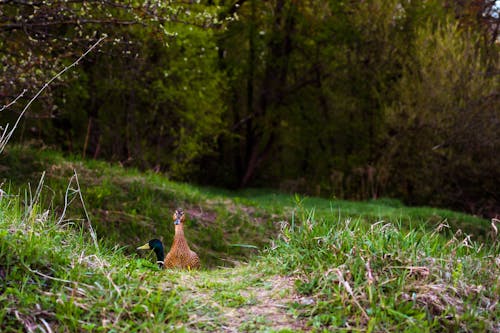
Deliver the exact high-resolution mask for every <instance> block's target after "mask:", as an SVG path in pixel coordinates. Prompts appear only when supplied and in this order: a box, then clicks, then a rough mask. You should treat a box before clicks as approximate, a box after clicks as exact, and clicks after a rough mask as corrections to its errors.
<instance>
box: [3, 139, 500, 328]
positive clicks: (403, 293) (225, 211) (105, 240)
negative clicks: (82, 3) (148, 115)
mask: <svg viewBox="0 0 500 333" xmlns="http://www.w3.org/2000/svg"><path fill="white" fill-rule="evenodd" d="M17 149H18V148H17V147H9V149H7V150H6V152H5V153H6V155H2V159H3V160H2V162H3V163H2V165H4V166H6V165H8V166H11V169H10V171H9V174H11V175H13V178H12V183H11V186H10V188H8V187H6V186H5V185H4V186H2V188H3V189H4V191H5V193H3V194H2V197H1V199H0V230H1V231H0V276H1V277H2V279H1V280H0V281H1V282H0V319H1V320H0V329H1V330H2V331H5V332H10V331H19V330H20V329H24V330H26V331H30V330H31V331H35V330H39V331H46V332H48V331H82V330H83V331H94V330H114V331H118V332H126V331H127V332H130V331H133V332H135V331H148V332H170V331H176V332H184V331H188V330H189V331H191V330H193V331H201V332H213V331H221V330H232V331H247V332H259V331H262V330H266V331H269V330H272V331H280V332H300V331H325V330H339V329H340V330H353V329H359V330H366V331H372V332H375V331H387V330H389V331H399V330H419V331H420V330H426V331H431V332H441V331H442V330H453V331H470V330H481V331H487V330H490V331H496V330H498V328H499V327H498V322H497V321H496V318H497V317H498V315H499V313H498V309H497V307H496V305H497V304H498V301H499V300H498V295H499V292H500V291H499V290H498V286H499V284H498V282H499V281H498V279H499V274H498V271H499V268H500V267H499V266H498V265H499V262H498V256H499V253H500V248H499V243H498V239H497V237H498V235H496V234H492V236H493V238H492V239H488V241H489V244H488V243H486V244H479V243H477V242H475V241H473V240H472V239H471V238H470V237H468V235H467V234H463V233H462V234H460V233H459V232H458V231H457V229H453V230H452V231H451V232H448V231H447V228H446V227H445V226H444V223H445V222H446V220H445V221H440V222H444V223H443V224H441V223H439V222H436V224H435V225H437V224H438V223H439V224H440V225H439V227H438V228H434V227H432V226H431V227H430V229H427V226H425V225H424V222H425V221H427V224H429V223H430V222H429V221H432V220H433V219H434V218H435V215H436V213H439V214H441V215H442V217H446V218H448V219H450V221H451V220H452V219H456V220H458V221H461V222H462V223H464V224H465V225H469V226H470V227H471V228H473V227H474V226H475V224H478V223H479V224H481V223H483V224H484V223H485V222H486V221H482V220H479V219H476V218H473V217H471V216H466V215H464V214H459V213H453V212H449V211H438V210H436V211H434V214H433V213H432V212H433V211H432V210H430V209H418V211H417V208H411V209H408V208H406V207H404V206H402V205H401V204H400V203H398V202H396V201H394V200H388V199H385V200H381V201H380V202H377V201H375V202H369V203H355V202H351V203H349V202H335V201H334V202H330V201H328V200H325V199H319V198H299V197H295V198H291V197H290V196H288V195H284V194H276V193H272V192H269V191H263V190H254V191H244V192H229V191H226V190H218V189H214V188H208V189H207V188H198V187H193V186H188V185H185V184H180V183H174V182H170V181H167V180H165V179H164V178H163V177H162V176H161V175H158V174H151V173H149V174H143V173H140V172H137V171H134V170H124V169H123V168H121V167H118V166H114V167H113V166H109V165H107V164H106V163H102V162H95V161H88V162H82V161H79V160H77V159H70V160H68V159H64V158H62V157H61V156H60V155H59V154H56V153H54V152H50V151H31V153H30V154H26V153H24V154H21V153H20V152H16V150H17ZM30 155H32V156H33V160H32V161H30V160H29V159H27V157H26V156H30ZM40 168H42V169H46V170H47V172H46V178H45V183H44V184H45V185H44V186H39V188H40V191H31V192H30V191H26V192H20V193H26V194H25V195H24V196H21V197H19V196H16V195H15V193H16V189H17V188H18V186H19V183H22V182H23V180H27V179H34V180H35V181H36V180H37V178H38V175H39V172H38V171H37V170H39V169H40ZM72 168H74V169H76V170H77V171H78V174H79V179H80V184H81V185H82V187H81V189H79V190H81V191H82V192H81V193H82V195H83V197H84V198H85V200H86V201H85V205H86V207H87V209H88V210H89V211H90V212H91V213H90V217H91V221H89V220H88V219H87V218H86V217H85V215H84V214H83V212H82V211H81V210H79V209H75V208H80V207H78V202H77V201H75V200H73V201H70V202H71V203H70V206H69V208H70V209H69V210H68V211H67V213H66V214H65V215H64V216H63V218H62V219H61V213H62V212H61V208H62V207H61V206H60V205H61V204H60V202H59V201H58V199H57V198H58V197H60V196H61V195H62V193H61V190H62V189H63V188H64V185H63V184H64V183H66V182H67V181H68V177H69V175H70V174H71V169H72ZM96 170H99V171H100V173H99V174H98V173H97V172H96ZM4 171H5V170H4ZM27 174H28V175H29V174H31V176H29V177H27V176H26V175H27ZM111 175H112V176H113V177H111ZM58 183H59V185H57V184H58ZM132 185H133V186H132ZM49 189H51V190H52V191H51V190H49ZM73 190H77V189H73ZM128 191H131V192H133V194H132V193H131V196H130V198H129V197H128ZM62 192H64V191H62ZM50 193H52V195H54V197H53V198H52V199H53V201H52V200H51V199H49V200H47V196H49V195H51V194H50ZM70 193H72V191H70ZM99 194H100V195H99ZM70 198H71V197H70ZM164 198H169V199H168V200H171V202H174V203H173V204H172V205H179V204H181V205H183V206H184V207H189V206H190V205H192V204H193V203H196V204H197V205H200V206H202V207H203V212H205V213H211V211H209V210H208V209H209V206H207V205H209V204H210V203H213V202H214V201H218V202H220V206H219V207H218V209H217V215H219V216H220V217H221V219H220V220H218V222H217V223H210V224H206V225H204V227H203V234H210V236H211V237H212V240H213V241H215V239H214V237H215V234H216V233H217V228H218V227H219V226H221V225H223V224H224V223H226V222H224V221H225V220H228V219H230V220H231V221H230V222H228V223H230V225H231V228H233V229H234V230H236V231H235V232H236V233H237V234H239V235H240V236H241V237H242V239H241V240H240V245H245V244H242V242H243V241H247V243H246V245H248V241H249V238H248V237H249V235H250V233H248V230H247V229H249V228H251V227H252V225H254V224H256V223H257V220H255V218H258V217H259V216H264V217H265V218H266V219H269V218H268V216H274V218H276V219H279V220H280V221H282V222H281V226H282V228H281V232H279V233H276V230H275V229H273V228H263V229H261V230H259V231H258V234H259V237H260V238H261V239H264V238H267V237H272V238H273V240H272V241H271V242H269V243H268V244H269V246H268V248H267V250H265V252H260V255H258V256H254V257H253V258H249V262H248V263H244V264H243V263H241V264H240V265H238V266H236V267H235V268H221V267H217V268H215V267H211V268H212V269H210V270H207V269H206V268H207V266H205V269H203V270H201V271H176V270H165V271H159V270H158V268H157V267H156V265H154V264H153V262H152V258H151V257H147V259H142V258H139V257H138V256H137V254H135V253H132V252H130V251H128V250H127V248H126V247H122V246H121V245H119V240H127V242H131V241H132V240H131V239H130V238H129V235H127V232H128V231H129V229H134V228H135V230H138V229H137V227H136V226H135V225H134V219H132V218H129V217H130V215H132V214H133V213H131V211H130V210H129V207H130V206H132V207H134V208H136V209H137V212H143V213H144V214H146V215H149V214H151V216H154V215H155V214H156V213H155V209H157V208H158V206H160V205H163V204H164V203H165V202H168V201H166V200H165V199H164ZM46 201H48V202H51V201H52V207H47V206H46V205H45V204H44V203H43V202H46ZM115 201H116V202H115ZM113 204H114V205H116V206H114V207H115V209H116V210H117V211H115V212H113V211H111V209H110V208H111V207H112V205H113ZM120 205H121V206H120ZM146 205H147V206H148V207H145V206H146ZM236 207H237V210H236V211H235V212H234V213H232V212H233V209H236ZM254 207H260V208H259V210H257V209H255V208H254ZM47 208H48V209H47ZM104 209H106V210H107V209H109V210H107V212H108V213H109V214H110V215H113V217H118V216H122V217H123V219H122V220H120V221H119V222H120V223H110V222H111V221H113V220H111V219H110V220H108V224H102V222H103V221H102V220H100V218H101V216H99V211H100V210H104ZM118 210H119V211H118ZM249 212H251V214H253V215H252V217H253V218H254V220H253V221H252V223H246V222H245V221H247V220H248V215H247V214H248V213H249ZM136 214H137V213H136ZM165 214H166V213H165ZM258 214H262V215H258ZM377 215H378V216H379V218H383V219H384V220H385V221H384V222H382V221H381V220H380V219H379V220H378V221H380V222H378V223H373V224H372V223H370V221H373V220H372V218H373V217H375V216H377ZM433 215H434V216H433ZM398 216H400V217H398ZM137 218H138V219H139V221H141V222H142V223H147V219H146V218H145V217H140V216H139V214H137ZM408 219H409V220H410V221H408ZM205 222H206V220H204V219H203V218H198V217H197V218H196V219H195V218H193V219H191V221H190V224H189V234H188V238H189V239H190V240H194V241H195V242H196V244H197V245H198V246H199V248H198V249H197V250H198V252H199V253H200V254H203V253H207V252H208V253H210V252H212V251H214V249H213V247H211V245H210V243H204V242H201V241H200V240H201V238H200V235H196V229H197V228H198V226H200V225H201V224H202V223H205ZM408 222H411V223H408ZM238 223H241V224H238ZM406 223H408V224H407V225H404V224H406ZM99 224H101V226H100V227H98V225H99ZM120 224H126V225H127V226H128V228H121V227H120ZM91 225H93V226H94V227H96V230H97V232H98V236H99V238H100V239H102V240H101V241H99V242H98V243H97V244H94V243H93V241H92V238H91V230H90V226H91ZM412 226H413V227H412ZM415 226H417V227H415ZM161 228H162V226H161V225H155V229H158V230H159V229H161ZM142 231H143V232H144V229H142ZM186 231H188V230H187V229H186ZM113 232H115V233H116V234H115V235H117V236H118V238H117V239H118V240H117V241H116V242H114V241H113V235H112V234H113ZM138 244H142V243H138ZM128 245H130V244H128ZM234 245H236V244H234ZM205 258H207V257H206V256H205ZM226 258H227V259H228V260H234V259H241V257H239V256H238V255H237V254H236V253H231V254H229V256H228V257H226ZM205 260H206V259H205Z"/></svg>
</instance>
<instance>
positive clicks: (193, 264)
mask: <svg viewBox="0 0 500 333" xmlns="http://www.w3.org/2000/svg"><path fill="white" fill-rule="evenodd" d="M172 218H173V220H174V224H175V236H174V241H173V243H172V247H171V248H170V251H169V252H168V254H167V257H166V258H165V251H164V248H163V243H162V242H161V241H160V240H159V239H152V240H150V241H149V242H148V243H146V244H144V245H143V246H140V247H138V248H137V249H138V250H153V251H154V252H155V254H156V259H157V261H156V262H157V263H158V265H159V267H160V268H183V269H184V268H187V269H198V268H200V258H199V257H198V255H197V254H196V253H195V252H194V251H192V250H191V249H190V248H189V245H188V243H187V241H186V238H185V237H184V220H185V219H186V216H185V214H184V212H183V211H182V209H177V210H176V211H175V213H174V215H173V216H172Z"/></svg>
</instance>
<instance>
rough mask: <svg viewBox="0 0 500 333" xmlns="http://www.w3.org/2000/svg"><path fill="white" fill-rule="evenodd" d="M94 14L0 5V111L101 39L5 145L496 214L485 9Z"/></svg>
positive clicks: (188, 9)
mask: <svg viewBox="0 0 500 333" xmlns="http://www.w3.org/2000/svg"><path fill="white" fill-rule="evenodd" d="M92 4H93V5H90V3H89V2H86V1H70V2H67V1H56V2H54V3H53V4H52V2H51V6H49V5H48V2H44V1H40V2H37V3H31V2H18V1H7V2H1V3H0V8H1V9H2V14H0V16H1V17H0V19H1V22H2V23H1V24H0V37H2V38H0V57H1V59H2V65H1V68H0V73H1V74H2V75H3V77H5V78H7V79H6V80H4V82H3V85H2V87H1V88H0V95H1V96H0V98H1V100H2V103H3V104H7V103H8V102H11V101H13V99H14V98H15V97H16V96H18V94H19V93H20V92H22V91H23V90H22V89H23V88H29V89H30V90H32V89H33V87H36V86H40V85H41V84H43V83H44V82H45V78H47V77H52V75H51V74H53V72H54V71H58V70H60V68H62V67H63V66H65V65H66V66H67V65H68V64H69V63H71V61H72V60H74V56H75V53H80V52H81V50H82V49H86V48H87V47H88V44H89V43H90V42H91V41H93V40H95V39H96V38H98V37H100V36H102V35H107V36H108V38H107V39H106V40H107V42H106V43H105V44H104V45H103V46H102V47H100V49H99V52H98V53H97V52H96V53H94V55H93V57H91V58H90V57H89V58H86V61H85V62H84V63H82V64H81V66H80V67H78V71H75V72H72V73H73V74H72V76H69V75H68V76H66V77H64V81H60V82H58V85H54V86H51V87H50V88H49V89H47V91H46V94H44V95H43V96H42V97H43V98H41V99H39V100H38V101H37V103H35V104H34V105H33V106H32V110H30V112H28V115H31V116H32V118H31V119H27V120H26V121H25V122H24V123H23V128H22V129H21V130H20V132H19V133H18V134H19V137H18V139H19V141H21V142H29V141H30V140H33V139H35V140H40V141H42V142H44V143H46V144H50V145H53V146H57V147H59V148H61V149H62V150H65V151H69V152H71V153H74V154H79V155H82V156H83V157H91V158H102V159H106V160H111V161H118V162H120V163H122V165H125V166H133V167H139V168H141V169H148V170H156V171H162V172H167V173H168V174H169V175H170V176H171V177H172V178H173V179H177V180H187V181H194V182H197V183H201V184H207V185H215V186H225V187H231V188H236V187H247V186H263V187H273V188H280V189H281V190H284V191H288V192H291V193H293V192H299V193H306V194H314V195H321V196H324V197H329V198H331V197H334V198H344V199H357V200H368V199H376V198H380V197H397V198H399V199H401V200H403V201H404V202H405V203H409V204H419V205H429V204H432V205H440V206H444V207H453V208H456V209H461V210H465V211H468V212H472V213H474V214H478V215H482V216H489V217H494V216H496V215H497V214H498V207H499V202H500V199H499V198H498V195H497V193H496V192H498V191H495V189H496V188H498V184H497V182H496V181H490V180H491V179H494V180H496V179H500V177H498V170H499V169H500V168H498V165H497V160H498V158H496V151H498V147H499V143H498V140H497V137H498V136H497V135H496V133H495V131H494V128H495V126H498V111H497V110H496V109H497V108H495V106H496V105H497V104H498V93H496V90H498V89H496V90H495V88H496V86H498V75H496V74H497V72H498V60H499V59H498V54H499V53H498V43H496V40H497V38H498V25H496V23H495V22H496V21H495V19H494V15H495V14H496V13H495V10H496V9H495V8H496V7H495V2H493V1H492V0H488V1H476V0H470V1H469V0H466V1H455V2H449V1H448V2H443V1H438V0H430V1H406V2H404V1H403V2H401V1H396V0H389V1H385V0H369V1H333V0H332V1H322V2H321V1H296V0H272V1H257V0H237V1H189V2H186V1H165V2H157V1H137V0H130V1H120V2H114V1H94V2H92ZM469 63H470V64H471V66H470V67H469V66H468V65H467V64H469ZM68 74H69V73H68ZM25 98H29V93H26V94H25V95H23V98H22V99H20V100H19V101H18V104H19V103H22V102H23V100H24V99H25ZM6 111H9V112H6ZM16 111H17V108H16V107H15V106H11V107H10V108H8V109H7V110H5V111H3V112H2V113H3V114H2V116H4V117H5V119H6V121H10V118H13V117H17V114H16ZM417 115H418V116H417ZM434 148H435V149H434ZM490 161H493V162H492V163H490Z"/></svg>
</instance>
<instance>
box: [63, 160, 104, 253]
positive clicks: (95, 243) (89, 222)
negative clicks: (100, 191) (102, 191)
mask: <svg viewBox="0 0 500 333" xmlns="http://www.w3.org/2000/svg"><path fill="white" fill-rule="evenodd" d="M73 172H74V175H73V176H71V178H70V179H69V183H68V187H66V194H65V195H64V208H63V211H62V213H61V217H59V220H58V221H57V224H61V223H62V222H64V221H67V220H64V217H65V215H66V210H67V209H68V207H69V205H70V204H71V203H72V202H73V200H74V198H72V199H71V200H69V195H70V191H72V193H73V194H75V193H78V197H79V198H80V202H81V203H82V207H83V211H84V212H85V218H86V219H87V223H88V226H89V230H90V236H91V237H92V240H93V241H94V246H95V248H96V250H97V251H99V243H98V242H97V235H96V233H95V231H94V228H93V227H92V221H91V220H90V216H89V213H88V211H87V207H86V206H85V201H84V200H83V195H82V190H81V188H80V182H79V181H78V174H77V173H76V170H75V169H73ZM73 180H74V181H75V183H76V189H74V188H72V187H71V184H73Z"/></svg>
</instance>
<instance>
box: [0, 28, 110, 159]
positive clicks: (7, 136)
mask: <svg viewBox="0 0 500 333" xmlns="http://www.w3.org/2000/svg"><path fill="white" fill-rule="evenodd" d="M106 37H107V36H104V37H101V38H100V39H99V40H98V41H97V42H95V43H94V44H93V45H92V46H91V47H90V48H89V49H88V50H87V51H86V52H85V53H83V54H82V55H81V56H80V57H79V58H78V59H76V60H75V61H74V62H73V63H72V64H71V65H69V66H68V67H64V68H63V69H62V70H61V71H60V72H59V73H57V74H56V75H54V77H52V78H51V79H50V80H49V81H47V82H46V83H45V84H44V85H43V87H42V88H41V89H40V90H38V92H37V93H36V94H35V96H33V97H32V98H31V99H30V100H29V102H28V103H27V104H26V106H25V107H24V109H23V111H22V112H21V114H19V117H18V118H17V120H16V123H15V124H14V126H13V127H12V129H11V130H10V132H8V133H7V127H8V126H6V129H5V130H4V133H3V134H2V137H1V138H0V153H2V152H3V150H4V148H5V146H6V145H7V143H8V142H9V140H10V138H11V136H12V134H14V131H15V130H16V128H17V125H19V122H20V121H21V118H22V117H23V116H24V114H25V113H26V111H27V110H28V108H29V107H30V106H31V104H32V103H33V102H34V101H35V99H37V98H38V96H40V94H41V93H42V92H43V91H44V90H45V89H46V88H47V87H48V86H49V85H50V84H51V83H52V82H53V81H54V80H56V79H58V78H59V77H60V76H61V75H63V74H64V73H65V72H66V71H68V70H69V69H71V68H72V67H75V66H76V65H78V63H79V62H80V60H82V59H83V58H85V56H86V55H87V54H89V53H90V52H91V51H92V50H93V49H94V48H95V47H96V46H97V45H99V44H100V43H101V42H102V41H103V40H104V39H105V38H106ZM23 94H24V92H23ZM16 100H17V98H16ZM6 133H7V134H6Z"/></svg>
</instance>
